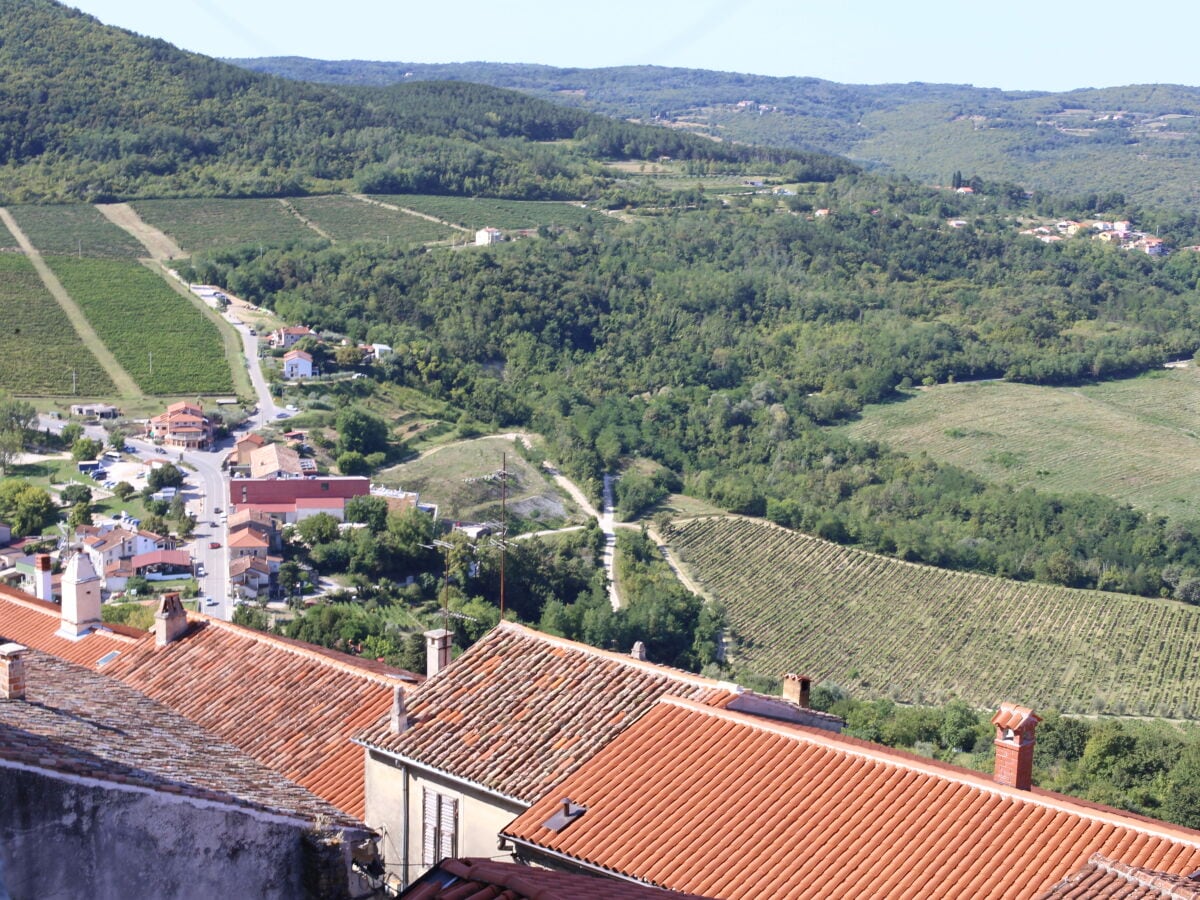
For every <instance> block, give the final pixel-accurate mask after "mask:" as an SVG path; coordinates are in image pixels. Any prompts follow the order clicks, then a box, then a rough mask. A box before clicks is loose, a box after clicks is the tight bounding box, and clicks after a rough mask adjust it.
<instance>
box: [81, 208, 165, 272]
mask: <svg viewBox="0 0 1200 900" xmlns="http://www.w3.org/2000/svg"><path fill="white" fill-rule="evenodd" d="M96 209H98V210H100V213H101V214H102V215H103V216H104V218H106V219H108V221H110V222H112V223H113V224H114V225H116V226H117V227H118V228H121V229H124V230H125V231H126V232H128V233H129V234H131V235H133V237H135V238H137V240H138V243H140V244H141V245H142V246H143V247H145V248H146V252H147V253H149V254H150V258H151V259H157V260H164V259H179V258H180V257H181V256H187V254H186V253H184V252H183V249H182V248H181V247H180V246H179V245H178V244H176V243H175V242H174V241H173V240H171V239H170V238H169V237H167V236H166V235H165V234H163V233H162V232H161V231H159V230H158V229H157V228H155V227H154V226H153V225H150V224H147V223H146V222H143V221H142V217H141V216H139V215H138V214H137V212H136V211H135V210H134V208H133V207H132V206H130V205H129V204H128V203H97V204H96Z"/></svg>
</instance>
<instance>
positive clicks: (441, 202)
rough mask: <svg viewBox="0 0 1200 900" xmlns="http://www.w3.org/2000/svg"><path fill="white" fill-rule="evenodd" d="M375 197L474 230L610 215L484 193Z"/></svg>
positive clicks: (602, 219)
mask: <svg viewBox="0 0 1200 900" xmlns="http://www.w3.org/2000/svg"><path fill="white" fill-rule="evenodd" d="M373 199H375V200H381V201H382V202H384V203H391V204H393V205H394V206H400V207H403V208H405V209H414V210H416V211H417V212H420V213H424V214H425V215H427V216H433V217H435V218H438V219H441V220H442V221H444V222H453V223H454V224H455V225H461V226H463V227H464V228H469V229H471V230H472V231H474V230H477V229H480V228H485V227H487V226H489V225H490V226H491V227H493V228H499V229H501V230H504V229H510V230H512V229H518V228H537V227H538V226H539V225H582V224H583V223H585V222H588V221H593V222H596V223H598V224H603V223H604V222H607V221H608V217H607V216H605V215H604V214H603V213H601V212H599V211H598V210H590V209H583V208H581V207H580V206H579V205H578V204H574V203H561V202H558V201H539V200H493V199H488V198H483V197H442V196H433V195H428V194H395V195H392V194H388V195H380V196H376V197H374V198H373Z"/></svg>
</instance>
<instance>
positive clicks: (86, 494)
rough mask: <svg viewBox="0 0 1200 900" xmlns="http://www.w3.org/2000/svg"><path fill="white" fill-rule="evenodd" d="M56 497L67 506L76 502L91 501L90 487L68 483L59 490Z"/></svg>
mask: <svg viewBox="0 0 1200 900" xmlns="http://www.w3.org/2000/svg"><path fill="white" fill-rule="evenodd" d="M58 498H59V500H60V501H62V502H63V503H65V504H66V505H67V506H74V505H75V504H76V503H91V502H92V489H91V488H90V487H88V486H87V485H86V484H79V483H74V484H68V485H67V486H66V487H65V488H63V489H62V490H61V491H59V493H58Z"/></svg>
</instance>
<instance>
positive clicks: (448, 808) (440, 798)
mask: <svg viewBox="0 0 1200 900" xmlns="http://www.w3.org/2000/svg"><path fill="white" fill-rule="evenodd" d="M424 791H425V793H424V804H423V811H422V816H421V819H422V829H421V830H422V840H421V864H422V865H423V866H426V867H429V866H435V865H437V864H438V863H439V862H441V861H442V860H443V859H446V858H448V857H452V856H455V855H457V849H458V848H457V844H458V842H457V840H456V838H457V836H458V798H457V797H450V796H447V795H446V794H439V793H438V792H437V791H433V790H430V789H429V788H425V789H424Z"/></svg>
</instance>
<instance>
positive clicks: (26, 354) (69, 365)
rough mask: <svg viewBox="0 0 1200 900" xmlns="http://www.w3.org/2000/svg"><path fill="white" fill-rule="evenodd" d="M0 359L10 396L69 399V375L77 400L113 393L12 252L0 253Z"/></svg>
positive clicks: (1, 383)
mask: <svg viewBox="0 0 1200 900" xmlns="http://www.w3.org/2000/svg"><path fill="white" fill-rule="evenodd" d="M0 227H3V226H0ZM5 235H7V232H5ZM0 360H3V365H0V388H4V389H5V390H8V391H12V392H13V393H14V394H22V395H27V396H47V395H70V394H71V380H72V373H74V377H75V385H76V390H77V394H78V396H80V397H94V396H103V395H107V394H110V393H111V392H112V391H113V383H112V382H111V381H110V380H109V378H108V374H107V373H106V372H105V371H104V369H103V368H102V367H101V366H100V363H99V362H97V360H96V357H95V356H93V355H92V353H91V351H90V350H88V349H87V347H85V346H84V345H83V341H81V340H80V339H79V335H77V334H76V333H75V330H74V329H73V328H72V327H71V323H70V322H68V321H67V317H66V315H65V314H64V313H63V310H62V307H61V306H59V305H58V303H57V301H55V299H54V298H53V297H51V296H50V293H49V292H48V291H47V290H46V287H45V285H43V284H42V280H41V279H40V278H39V277H38V274H37V272H35V271H34V269H33V266H32V265H31V264H30V262H29V260H28V259H26V258H25V257H24V256H23V255H20V254H16V253H0Z"/></svg>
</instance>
